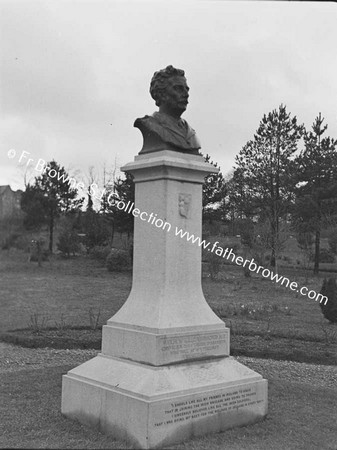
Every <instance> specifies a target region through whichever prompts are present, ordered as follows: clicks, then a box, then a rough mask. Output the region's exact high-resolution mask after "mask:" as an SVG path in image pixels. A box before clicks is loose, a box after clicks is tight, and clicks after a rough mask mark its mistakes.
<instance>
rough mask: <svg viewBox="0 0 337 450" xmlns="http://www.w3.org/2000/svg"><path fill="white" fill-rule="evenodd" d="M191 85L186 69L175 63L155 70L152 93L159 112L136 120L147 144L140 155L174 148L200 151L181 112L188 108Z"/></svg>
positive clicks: (192, 132) (187, 151) (194, 136)
mask: <svg viewBox="0 0 337 450" xmlns="http://www.w3.org/2000/svg"><path fill="white" fill-rule="evenodd" d="M188 91H189V87H188V85H187V81H186V78H185V72H184V71H183V70H181V69H176V68H175V67H173V66H167V67H166V68H165V69H163V70H159V71H158V72H155V74H154V75H153V77H152V80H151V84H150V94H151V96H152V98H153V99H154V101H155V102H156V105H157V106H158V107H159V111H157V112H155V113H153V114H152V115H151V116H145V117H142V118H141V119H137V120H136V121H135V123H134V126H135V127H137V128H139V129H140V131H141V132H142V135H143V139H144V143H143V148H142V150H141V151H140V152H139V153H140V154H144V153H151V152H156V151H159V150H174V151H177V152H184V153H190V154H199V152H198V150H199V149H200V147H201V146H200V143H199V140H198V138H197V136H196V134H195V131H194V130H193V128H191V127H190V126H189V124H188V123H187V122H186V120H184V119H181V115H182V114H183V112H184V111H185V110H186V108H187V104H188V97H189V95H188Z"/></svg>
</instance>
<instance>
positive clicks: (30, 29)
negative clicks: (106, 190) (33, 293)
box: [0, 0, 337, 189]
mask: <svg viewBox="0 0 337 450" xmlns="http://www.w3.org/2000/svg"><path fill="white" fill-rule="evenodd" d="M336 19H337V5H336V4H335V3H324V2H309V3H306V2H241V1H235V2H230V1H193V2H192V1H185V2H183V1H179V2H178V1H170V2H169V1H158V0H157V1H155V2H154V1H146V2H145V1H141V0H138V1H130V2H128V1H114V0H102V1H83V0H77V1H73V0H67V1H65V0H63V1H59V0H53V1H48V0H44V1H30V0H26V1H17V0H9V1H4V0H0V33H1V34H0V54H1V59H0V61H1V63H0V82H1V84H0V96H1V97H0V185H3V184H10V185H11V186H12V188H13V189H17V188H22V187H23V173H24V170H25V168H24V167H20V164H18V160H19V156H20V154H21V153H22V151H26V152H29V153H30V155H29V156H30V157H31V158H32V159H33V160H34V162H37V161H38V159H40V158H41V159H44V160H46V161H49V160H51V159H55V160H56V161H57V162H58V163H60V164H61V165H63V166H65V167H66V169H68V170H70V171H71V173H75V174H76V177H78V180H79V181H81V180H82V179H83V180H85V177H86V174H87V173H88V168H89V167H90V166H94V167H95V170H96V172H102V168H103V165H104V164H106V166H107V167H113V166H115V165H116V166H117V169H118V168H119V167H120V166H122V165H123V164H125V163H127V162H129V161H131V160H133V158H134V156H135V155H136V154H137V153H138V152H139V150H140V148H141V146H142V138H141V133H140V131H139V130H138V129H136V128H133V123H134V120H135V119H136V118H137V117H142V116H144V115H145V114H151V113H152V112H153V111H155V110H156V107H155V105H154V102H153V100H152V99H151V97H150V95H149V91H148V90H149V83H150V79H151V77H152V75H153V73H154V72H155V71H156V70H159V69H162V68H164V67H166V66H167V65H169V64H172V65H174V66H176V67H179V68H182V69H184V70H185V73H186V77H187V81H188V84H189V86H190V104H189V106H188V109H187V111H186V112H185V114H184V116H183V117H184V118H185V119H186V120H187V121H188V122H189V124H190V125H191V126H192V127H193V128H194V129H195V130H196V131H197V134H198V136H199V139H200V141H201V142H202V151H203V153H205V154H206V153H209V154H210V155H211V157H212V159H213V160H214V161H217V162H218V163H219V164H220V166H221V169H222V172H223V173H225V174H226V173H228V172H229V171H230V170H231V168H232V166H233V164H234V158H235V155H236V154H237V153H238V152H239V151H240V149H241V148H242V146H243V145H244V144H245V143H246V142H247V141H248V140H249V139H251V138H252V137H253V134H254V132H255V131H256V129H257V127H258V125H259V122H260V120H261V118H262V116H263V114H265V113H268V112H269V111H271V110H273V109H276V108H278V106H279V105H280V104H281V103H283V104H285V105H287V109H288V111H289V112H291V113H292V115H296V116H297V117H298V119H299V121H300V122H301V123H304V124H305V125H306V127H308V128H309V127H310V126H311V124H312V123H313V121H314V119H315V117H316V116H317V114H318V113H319V112H321V113H322V115H323V116H324V117H325V120H326V123H328V125H329V128H328V134H329V135H331V136H332V137H335V138H337V58H336V44H337V27H336ZM9 150H15V152H16V155H15V156H14V157H13V158H12V159H10V158H9V157H8V151H9ZM13 154H14V153H13V152H12V156H13ZM37 174H38V173H37V172H34V170H33V167H31V169H30V173H29V175H30V176H34V175H37Z"/></svg>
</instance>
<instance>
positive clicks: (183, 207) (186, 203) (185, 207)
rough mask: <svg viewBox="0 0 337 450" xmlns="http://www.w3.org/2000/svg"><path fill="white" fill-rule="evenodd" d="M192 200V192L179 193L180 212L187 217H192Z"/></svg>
mask: <svg viewBox="0 0 337 450" xmlns="http://www.w3.org/2000/svg"><path fill="white" fill-rule="evenodd" d="M191 200H192V195H191V194H179V214H180V215H181V216H183V217H186V219H188V218H189V217H190V206H191Z"/></svg>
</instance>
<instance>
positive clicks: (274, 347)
mask: <svg viewBox="0 0 337 450" xmlns="http://www.w3.org/2000/svg"><path fill="white" fill-rule="evenodd" d="M231 355H233V356H251V357H254V358H264V359H276V360H281V361H297V362H303V363H309V364H325V365H337V348H336V344H333V343H323V342H309V341H303V340H299V339H286V338H276V337H270V338H268V337H265V338H264V337H261V336H256V335H251V336H247V335H245V336H240V335H239V336H238V335H235V336H232V337H231Z"/></svg>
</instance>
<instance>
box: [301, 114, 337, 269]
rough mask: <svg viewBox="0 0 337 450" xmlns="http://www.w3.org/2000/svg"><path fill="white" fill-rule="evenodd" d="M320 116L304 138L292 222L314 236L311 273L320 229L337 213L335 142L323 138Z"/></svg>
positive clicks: (323, 128) (318, 245) (316, 255)
mask: <svg viewBox="0 0 337 450" xmlns="http://www.w3.org/2000/svg"><path fill="white" fill-rule="evenodd" d="M323 121H324V118H322V117H321V113H319V115H318V116H317V117H316V119H315V121H314V123H313V125H312V130H313V131H309V132H306V133H305V135H304V146H305V148H304V150H303V151H302V152H301V153H300V155H299V156H298V158H297V160H296V162H297V165H298V182H299V186H298V189H297V198H296V206H295V210H294V214H293V215H294V222H295V224H296V226H297V228H298V229H299V230H300V231H306V232H313V233H314V234H315V255H314V261H315V263H314V273H318V271H319V254H320V240H321V229H322V226H323V225H324V223H325V221H326V219H327V217H329V216H330V215H332V214H334V213H336V210H337V154H336V144H337V141H336V140H334V139H332V138H330V137H326V138H322V135H323V134H324V132H325V131H326V129H327V127H328V126H327V125H324V126H323Z"/></svg>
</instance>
